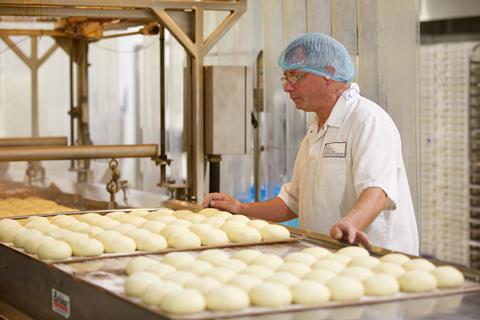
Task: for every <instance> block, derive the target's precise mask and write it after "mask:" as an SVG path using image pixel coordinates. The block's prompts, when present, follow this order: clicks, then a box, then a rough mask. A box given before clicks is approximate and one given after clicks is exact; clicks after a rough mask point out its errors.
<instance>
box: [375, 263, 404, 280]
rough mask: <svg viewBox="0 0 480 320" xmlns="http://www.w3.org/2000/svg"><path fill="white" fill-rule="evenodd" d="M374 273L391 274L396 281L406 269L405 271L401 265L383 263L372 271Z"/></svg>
mask: <svg viewBox="0 0 480 320" xmlns="http://www.w3.org/2000/svg"><path fill="white" fill-rule="evenodd" d="M371 270H372V271H373V272H374V273H385V274H389V275H391V276H392V277H394V278H395V279H396V278H398V277H400V276H401V275H402V274H404V273H405V269H403V268H402V267H401V266H400V265H398V264H396V263H391V262H382V263H380V264H377V265H376V266H375V267H373V268H372V269H371Z"/></svg>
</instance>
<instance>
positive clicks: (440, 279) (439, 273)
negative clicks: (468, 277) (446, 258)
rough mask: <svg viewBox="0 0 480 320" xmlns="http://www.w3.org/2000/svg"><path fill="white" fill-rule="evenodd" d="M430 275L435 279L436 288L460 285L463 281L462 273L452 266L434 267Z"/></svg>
mask: <svg viewBox="0 0 480 320" xmlns="http://www.w3.org/2000/svg"><path fill="white" fill-rule="evenodd" d="M432 275H433V276H434V277H435V279H436V280H437V286H438V288H455V287H460V286H461V285H462V284H463V283H464V282H465V278H464V277H463V274H462V273H461V272H460V271H458V269H456V268H454V267H452V266H441V267H436V268H435V269H433V270H432Z"/></svg>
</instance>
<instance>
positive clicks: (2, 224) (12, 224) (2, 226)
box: [0, 219, 48, 230]
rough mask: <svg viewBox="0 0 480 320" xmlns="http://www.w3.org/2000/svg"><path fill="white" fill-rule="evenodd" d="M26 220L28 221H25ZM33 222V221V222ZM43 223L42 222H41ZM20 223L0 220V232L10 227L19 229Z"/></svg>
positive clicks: (11, 220)
mask: <svg viewBox="0 0 480 320" xmlns="http://www.w3.org/2000/svg"><path fill="white" fill-rule="evenodd" d="M27 220H28V219H27ZM29 222H30V221H29ZM33 222H35V221H33ZM43 222H44V221H43ZM47 222H48V221H47ZM20 226H21V225H20V223H19V222H18V221H17V220H13V219H0V230H4V229H8V228H11V227H20Z"/></svg>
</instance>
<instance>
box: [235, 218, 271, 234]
mask: <svg viewBox="0 0 480 320" xmlns="http://www.w3.org/2000/svg"><path fill="white" fill-rule="evenodd" d="M229 220H230V219H229ZM245 222H246V223H247V226H249V227H252V228H255V229H257V230H258V231H260V230H261V229H263V228H265V227H266V226H268V225H269V223H268V222H267V221H265V220H258V219H256V220H250V221H245Z"/></svg>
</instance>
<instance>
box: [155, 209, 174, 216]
mask: <svg viewBox="0 0 480 320" xmlns="http://www.w3.org/2000/svg"><path fill="white" fill-rule="evenodd" d="M153 212H154V213H161V214H165V215H172V214H173V213H174V212H175V210H172V209H169V208H160V209H158V210H157V211H153ZM150 213H152V212H150Z"/></svg>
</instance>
